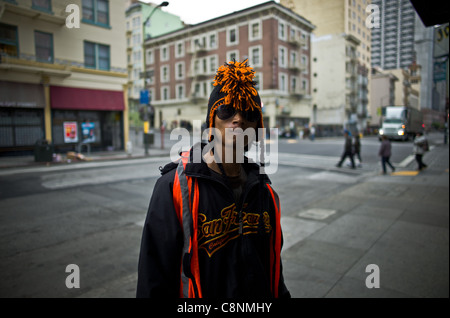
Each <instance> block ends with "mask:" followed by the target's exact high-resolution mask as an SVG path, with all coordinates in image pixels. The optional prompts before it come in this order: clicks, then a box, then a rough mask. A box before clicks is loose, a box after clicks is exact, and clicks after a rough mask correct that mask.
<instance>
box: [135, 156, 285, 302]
mask: <svg viewBox="0 0 450 318" xmlns="http://www.w3.org/2000/svg"><path fill="white" fill-rule="evenodd" d="M188 156H189V153H188V154H187V155H186V156H185V157H188ZM190 159H191V161H190V162H191V163H189V160H187V158H185V160H184V161H183V163H182V164H179V163H169V164H168V165H166V166H165V167H164V168H163V169H162V170H161V172H162V176H161V177H160V178H159V179H158V180H157V182H156V185H155V187H154V192H153V195H152V198H151V201H150V205H149V209H148V213H147V218H146V221H145V225H144V229H143V235H142V242H141V251H140V257H139V266H138V283H137V294H136V295H137V297H174V298H175V297H205V298H245V297H260V298H262V297H264V298H268V297H290V294H289V292H288V290H287V288H286V286H285V284H284V279H283V275H282V267H281V259H280V253H281V245H282V234H281V227H280V210H279V201H278V196H277V194H276V193H275V191H273V189H272V188H271V186H270V180H269V178H268V177H267V176H266V175H260V174H259V166H258V165H256V164H254V163H249V162H246V163H244V164H243V167H244V169H245V171H246V173H247V184H246V186H245V189H244V190H243V193H242V196H241V202H235V198H234V194H233V191H232V189H231V188H230V187H229V186H228V185H227V184H226V182H222V181H221V180H220V179H217V177H213V176H212V174H211V171H210V169H209V168H208V166H207V165H206V163H204V162H202V163H192V152H191V153H190ZM180 173H184V174H185V176H182V175H181V174H180ZM180 176H181V177H180ZM180 178H181V179H180ZM180 180H181V181H182V182H180ZM185 180H186V181H185ZM184 186H186V189H187V188H189V192H185V193H188V195H186V196H185V198H184V199H185V202H188V205H185V206H184V207H183V204H182V201H183V198H182V196H183V194H182V193H183V191H182V190H181V188H183V187H184ZM188 196H189V198H187V197H188ZM187 206H188V207H189V209H186V210H185V211H184V212H183V211H182V210H183V209H185V208H186V207H187ZM187 213H189V214H190V215H192V218H191V219H190V220H189V222H188V221H187V220H188V219H189V218H188V217H186V215H187Z"/></svg>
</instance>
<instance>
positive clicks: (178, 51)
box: [175, 41, 184, 58]
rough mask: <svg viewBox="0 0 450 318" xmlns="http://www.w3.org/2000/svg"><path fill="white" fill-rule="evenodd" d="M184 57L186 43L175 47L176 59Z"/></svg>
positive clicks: (180, 43) (179, 43)
mask: <svg viewBox="0 0 450 318" xmlns="http://www.w3.org/2000/svg"><path fill="white" fill-rule="evenodd" d="M183 56H184V42H183V41H180V42H177V43H176V45H175V57H176V58H178V57H183Z"/></svg>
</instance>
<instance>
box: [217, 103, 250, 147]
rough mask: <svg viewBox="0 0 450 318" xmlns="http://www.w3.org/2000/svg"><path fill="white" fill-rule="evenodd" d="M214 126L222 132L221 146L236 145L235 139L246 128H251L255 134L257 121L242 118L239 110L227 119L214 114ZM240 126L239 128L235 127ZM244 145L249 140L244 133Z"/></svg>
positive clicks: (240, 135)
mask: <svg viewBox="0 0 450 318" xmlns="http://www.w3.org/2000/svg"><path fill="white" fill-rule="evenodd" d="M214 120H215V128H216V129H218V130H219V131H220V133H221V134H222V146H233V147H235V146H236V139H237V138H238V137H242V134H243V133H244V132H245V131H246V129H248V128H250V129H253V131H254V132H255V136H256V127H257V126H258V122H251V121H248V120H246V119H245V118H244V116H243V115H242V113H241V112H240V111H237V112H236V114H234V115H233V116H231V117H230V118H228V119H225V120H222V119H220V118H219V117H218V116H217V115H215V119H214ZM237 128H240V129H237ZM243 137H244V146H247V145H248V144H249V142H250V141H253V140H249V138H248V136H247V135H244V136H243Z"/></svg>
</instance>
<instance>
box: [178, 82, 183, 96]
mask: <svg viewBox="0 0 450 318" xmlns="http://www.w3.org/2000/svg"><path fill="white" fill-rule="evenodd" d="M183 98H184V85H182V84H180V85H177V99H183Z"/></svg>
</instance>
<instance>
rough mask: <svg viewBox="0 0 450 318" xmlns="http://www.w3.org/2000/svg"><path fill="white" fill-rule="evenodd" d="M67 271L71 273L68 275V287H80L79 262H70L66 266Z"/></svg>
mask: <svg viewBox="0 0 450 318" xmlns="http://www.w3.org/2000/svg"><path fill="white" fill-rule="evenodd" d="M66 273H70V274H69V275H68V276H67V277H66V287H67V288H69V289H71V288H80V267H78V265H77V264H69V265H67V266H66Z"/></svg>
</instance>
